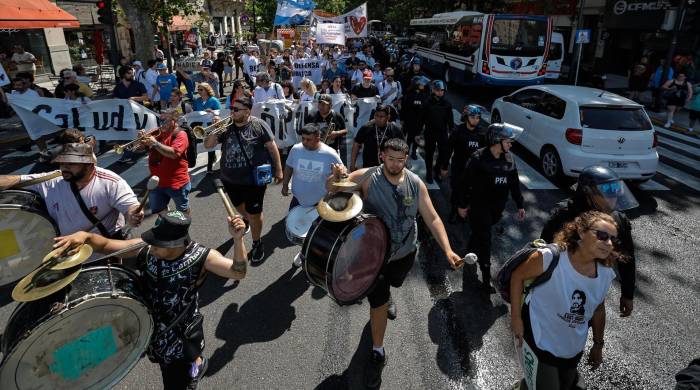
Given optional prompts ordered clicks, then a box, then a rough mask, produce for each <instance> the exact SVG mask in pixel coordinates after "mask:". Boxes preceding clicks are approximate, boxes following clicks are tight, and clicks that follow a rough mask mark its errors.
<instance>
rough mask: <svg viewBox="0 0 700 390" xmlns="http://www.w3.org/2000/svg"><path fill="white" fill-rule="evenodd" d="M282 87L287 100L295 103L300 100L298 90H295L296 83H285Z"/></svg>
mask: <svg viewBox="0 0 700 390" xmlns="http://www.w3.org/2000/svg"><path fill="white" fill-rule="evenodd" d="M281 85H282V92H283V94H284V98H285V99H287V100H288V101H290V102H294V101H296V100H298V99H299V96H298V95H297V93H296V90H294V83H292V81H291V80H287V81H283V82H282V84H281Z"/></svg>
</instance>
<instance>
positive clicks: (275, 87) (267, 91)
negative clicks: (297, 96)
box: [253, 72, 284, 104]
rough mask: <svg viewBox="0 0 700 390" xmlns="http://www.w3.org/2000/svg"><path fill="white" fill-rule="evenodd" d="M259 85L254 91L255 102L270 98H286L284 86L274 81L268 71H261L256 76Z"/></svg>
mask: <svg viewBox="0 0 700 390" xmlns="http://www.w3.org/2000/svg"><path fill="white" fill-rule="evenodd" d="M256 81H257V82H258V86H257V87H255V90H254V91H253V103H254V104H255V103H261V102H264V101H267V100H270V99H284V91H283V90H282V86H281V85H279V84H277V83H273V82H272V81H271V80H270V75H269V74H268V73H267V72H260V73H258V74H257V76H256Z"/></svg>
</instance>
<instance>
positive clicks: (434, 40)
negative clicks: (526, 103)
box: [410, 11, 552, 86]
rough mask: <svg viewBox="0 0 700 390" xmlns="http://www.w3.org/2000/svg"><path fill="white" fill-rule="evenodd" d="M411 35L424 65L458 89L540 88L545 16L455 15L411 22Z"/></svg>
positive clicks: (546, 41)
mask: <svg viewBox="0 0 700 390" xmlns="http://www.w3.org/2000/svg"><path fill="white" fill-rule="evenodd" d="M410 36H411V38H412V40H413V43H414V47H413V50H414V54H415V55H417V56H418V57H419V58H421V59H422V60H423V66H424V67H425V68H426V69H427V70H428V71H429V72H431V73H433V74H435V75H437V76H438V77H440V78H443V79H444V80H445V81H448V82H452V83H457V84H461V85H493V86H524V85H532V84H540V83H542V82H543V81H544V78H545V74H546V72H547V69H546V68H547V65H546V64H547V55H548V53H549V47H550V42H551V38H552V20H551V18H549V17H547V16H539V15H514V14H482V13H479V12H469V11H457V12H447V13H442V14H436V15H433V17H432V18H425V19H413V20H411V24H410Z"/></svg>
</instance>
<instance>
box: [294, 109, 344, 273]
mask: <svg viewBox="0 0 700 390" xmlns="http://www.w3.org/2000/svg"><path fill="white" fill-rule="evenodd" d="M342 163H343V162H342V161H341V160H340V156H339V155H338V152H336V151H335V149H333V148H331V147H330V146H328V145H326V144H325V143H323V142H321V127H320V126H319V125H318V124H316V123H307V124H306V125H304V127H303V128H302V129H301V142H300V143H298V144H296V145H294V146H292V149H291V150H290V151H289V156H288V157H287V163H286V165H285V167H284V178H283V179H282V195H283V196H289V180H291V179H292V178H293V179H294V180H292V201H291V202H290V203H289V210H291V209H293V208H294V207H296V206H302V207H311V206H315V205H316V204H317V203H318V202H319V201H320V200H321V198H323V196H324V195H325V194H326V186H325V178H326V177H328V175H330V174H331V172H332V169H331V165H332V164H342ZM294 265H295V266H296V267H300V266H301V256H296V257H295V258H294Z"/></svg>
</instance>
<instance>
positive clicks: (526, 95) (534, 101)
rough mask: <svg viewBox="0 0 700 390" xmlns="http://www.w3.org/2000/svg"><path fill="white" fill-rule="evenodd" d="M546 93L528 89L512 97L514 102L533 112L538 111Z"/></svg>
mask: <svg viewBox="0 0 700 390" xmlns="http://www.w3.org/2000/svg"><path fill="white" fill-rule="evenodd" d="M543 94H544V92H542V91H540V90H537V89H526V90H523V91H520V92H517V93H515V94H514V95H512V102H513V103H514V104H517V105H519V106H520V107H523V108H526V109H528V110H531V111H538V106H539V103H540V100H542V95H543Z"/></svg>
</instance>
